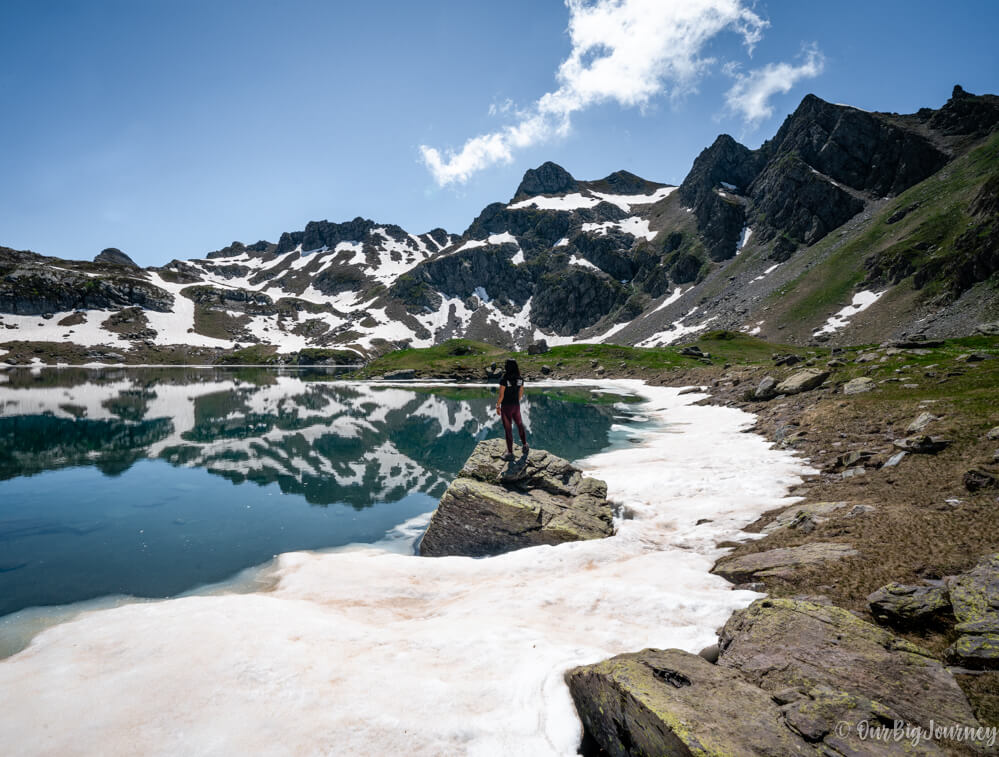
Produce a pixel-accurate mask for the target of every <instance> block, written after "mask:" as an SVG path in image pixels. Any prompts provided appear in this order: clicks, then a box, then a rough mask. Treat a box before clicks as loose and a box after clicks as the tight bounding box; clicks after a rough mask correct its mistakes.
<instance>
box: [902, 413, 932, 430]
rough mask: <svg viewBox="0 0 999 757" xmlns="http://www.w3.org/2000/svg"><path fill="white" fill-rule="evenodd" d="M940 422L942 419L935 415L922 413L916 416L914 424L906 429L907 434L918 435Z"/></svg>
mask: <svg viewBox="0 0 999 757" xmlns="http://www.w3.org/2000/svg"><path fill="white" fill-rule="evenodd" d="M938 420H940V419H939V418H938V417H937V416H935V415H934V414H933V413H926V412H923V413H920V414H919V415H917V416H916V418H915V420H913V421H912V423H910V424H909V425H908V426H907V427H906V429H905V432H906V433H907V434H918V433H919V432H920V431H925V430H926V427H927V426H929V425H930V424H931V423H933V421H938Z"/></svg>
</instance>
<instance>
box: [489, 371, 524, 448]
mask: <svg viewBox="0 0 999 757" xmlns="http://www.w3.org/2000/svg"><path fill="white" fill-rule="evenodd" d="M523 396H524V379H522V378H521V377H520V366H518V365H517V361H516V360H507V361H506V365H505V366H504V367H503V378H502V379H500V390H499V398H498V399H497V400H496V413H497V414H498V415H499V416H500V418H502V419H503V431H504V432H505V433H506V455H505V456H504V457H503V459H504V460H513V423H514V421H516V422H517V431H518V432H520V444H521V446H522V447H523V448H524V454H525V455H526V454H527V453H528V452H530V451H531V448H530V447H529V446H527V434H526V432H525V431H524V421H523V420H521V418H520V398H521V397H523Z"/></svg>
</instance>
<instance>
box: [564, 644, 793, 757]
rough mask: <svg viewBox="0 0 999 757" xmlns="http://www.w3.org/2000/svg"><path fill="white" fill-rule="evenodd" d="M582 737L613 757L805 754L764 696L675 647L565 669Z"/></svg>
mask: <svg viewBox="0 0 999 757" xmlns="http://www.w3.org/2000/svg"><path fill="white" fill-rule="evenodd" d="M566 682H567V683H568V684H569V691H570V692H571V693H572V698H573V701H574V702H575V703H576V710H577V711H578V712H579V717H580V719H581V720H582V721H583V726H584V727H585V728H586V730H587V732H588V733H589V734H590V735H591V736H592V737H593V738H594V739H595V740H596V741H597V743H598V744H600V746H601V747H602V748H603V749H604V750H605V751H606V752H607V753H608V754H611V755H649V757H652V756H653V755H668V754H677V755H681V754H682V755H689V754H710V755H716V754H717V755H721V754H726V755H728V754H731V755H761V756H764V755H766V756H767V757H780V756H782V755H787V756H790V755H799V754H803V753H804V754H808V753H809V752H808V751H802V750H803V747H804V744H802V742H801V740H800V739H798V738H796V737H795V735H794V734H793V733H792V732H791V731H790V730H788V729H787V728H786V727H784V726H783V725H782V724H781V722H780V711H779V709H778V706H777V705H776V704H775V703H774V701H773V699H772V698H771V697H770V695H769V694H768V693H766V692H765V691H763V690H762V689H760V688H758V687H756V686H753V685H751V684H749V683H747V682H746V681H744V680H742V679H741V678H740V677H739V676H738V675H737V674H735V673H734V672H733V671H731V670H727V669H725V668H721V667H718V666H716V665H712V664H711V663H710V662H707V661H706V660H704V659H703V658H702V657H699V656H698V655H694V654H690V653H689V652H684V651H681V650H679V649H665V650H660V649H646V650H643V651H641V652H637V653H635V654H623V655H618V656H617V657H614V658H612V659H610V660H605V661H603V662H600V663H597V664H596V665H586V666H583V667H579V668H575V669H573V670H570V671H569V672H568V673H567V674H566Z"/></svg>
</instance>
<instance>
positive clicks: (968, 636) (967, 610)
mask: <svg viewBox="0 0 999 757" xmlns="http://www.w3.org/2000/svg"><path fill="white" fill-rule="evenodd" d="M947 588H948V589H949V590H950V601H951V605H953V607H954V617H955V618H957V621H958V625H957V626H955V630H956V631H958V633H961V634H962V635H961V636H960V637H959V638H958V640H957V641H956V642H955V643H954V644H953V645H952V646H951V647H950V648H949V649H948V650H947V657H948V659H950V660H952V661H953V662H955V663H958V664H961V665H965V666H967V667H974V668H999V552H997V553H995V554H992V555H989V556H988V557H986V558H985V559H984V560H982V561H981V562H980V563H978V565H976V566H975V567H974V568H973V569H972V570H970V571H968V572H967V573H962V574H961V575H960V576H957V577H956V578H953V579H951V580H950V581H949V582H948V586H947Z"/></svg>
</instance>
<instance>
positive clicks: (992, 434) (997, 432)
mask: <svg viewBox="0 0 999 757" xmlns="http://www.w3.org/2000/svg"><path fill="white" fill-rule="evenodd" d="M985 438H986V439H989V440H990V441H996V440H997V439H999V426H996V427H994V428H990V429H989V430H988V431H987V432H985Z"/></svg>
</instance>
